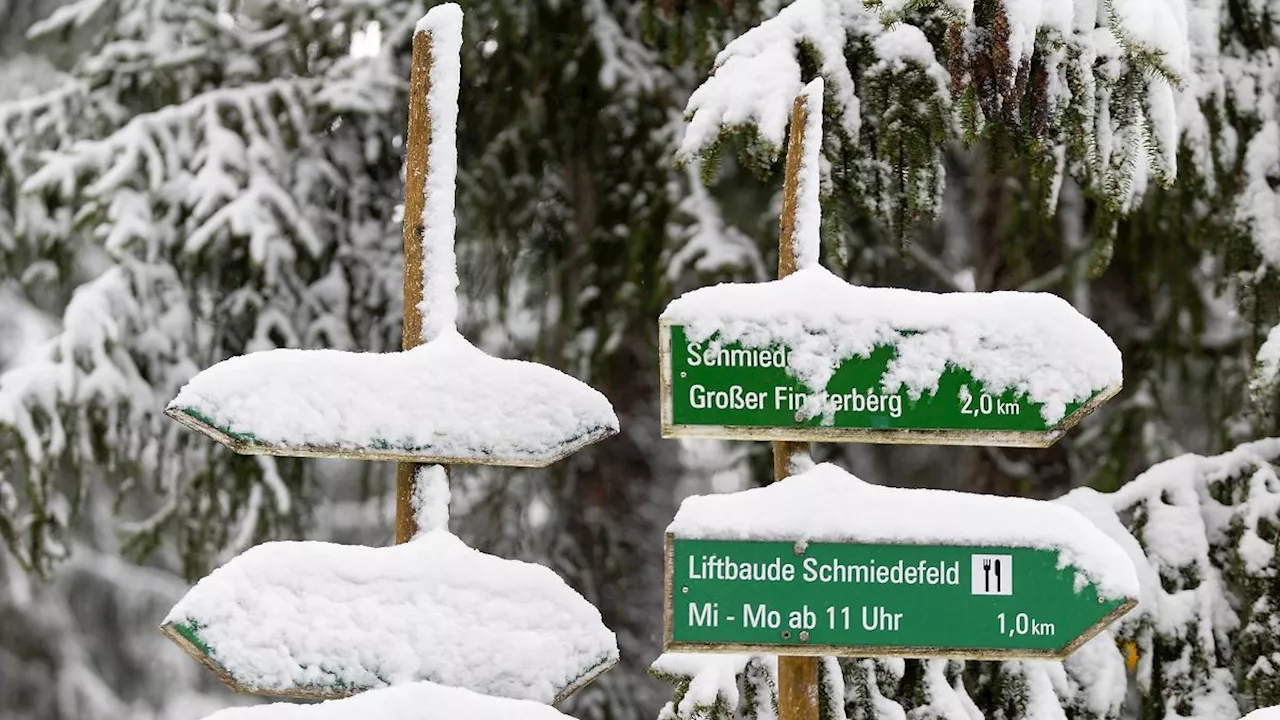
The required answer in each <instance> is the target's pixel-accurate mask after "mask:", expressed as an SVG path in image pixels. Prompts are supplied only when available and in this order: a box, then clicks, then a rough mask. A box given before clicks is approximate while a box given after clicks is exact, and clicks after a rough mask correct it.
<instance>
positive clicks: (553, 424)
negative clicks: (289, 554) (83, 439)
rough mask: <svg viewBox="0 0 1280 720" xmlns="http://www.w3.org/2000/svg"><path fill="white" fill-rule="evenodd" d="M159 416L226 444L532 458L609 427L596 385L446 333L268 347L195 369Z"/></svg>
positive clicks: (371, 455) (266, 450) (270, 450)
mask: <svg viewBox="0 0 1280 720" xmlns="http://www.w3.org/2000/svg"><path fill="white" fill-rule="evenodd" d="M166 413H168V415H169V416H170V417H173V418H175V419H176V420H178V421H179V422H181V423H183V424H184V425H186V426H188V427H191V428H194V429H196V430H199V431H200V432H203V433H205V434H206V435H209V436H210V437H212V438H213V439H215V440H217V441H218V442H221V443H223V444H225V445H227V446H229V447H231V448H232V449H234V450H235V451H237V452H241V453H254V454H267V455H290V456H324V457H354V458H363V459H368V460H404V461H410V462H426V463H483V464H493V465H522V466H533V467H536V466H542V465H547V464H549V463H552V462H555V461H556V460H559V459H561V458H563V457H565V456H566V455H569V454H571V453H573V452H574V451H576V450H578V449H580V448H582V447H584V446H586V445H589V444H591V443H593V442H595V441H597V440H600V439H602V438H605V437H608V436H610V435H613V434H614V433H616V432H617V431H618V418H617V416H616V415H615V414H614V412H613V407H612V406H611V405H610V404H609V401H608V400H607V399H606V398H605V397H604V395H601V394H600V393H599V392H597V391H596V390H594V389H593V388H591V387H590V386H588V385H586V384H585V383H583V382H581V381H579V380H576V379H574V378H572V377H569V376H568V375H565V374H564V373H561V372H559V371H557V370H555V369H553V368H550V367H547V366H545V365H538V364H536V363H530V362H522V361H519V360H504V359H500V358H495V357H493V356H491V355H487V354H485V353H483V352H481V351H480V350H478V349H476V348H475V347H474V346H472V345H471V344H470V343H468V342H467V341H466V340H465V339H464V338H463V337H462V336H461V335H459V334H457V333H456V332H453V331H452V330H450V331H447V332H445V333H442V334H441V336H440V337H437V338H436V339H435V340H432V341H431V342H429V343H426V344H424V345H420V346H418V347H416V348H414V349H412V350H407V351H404V352H398V353H352V352H340V351H337V350H272V351H269V352H260V353H253V354H250V355H242V356H240V357H235V358H231V359H230V360H226V361H224V362H221V363H218V364H217V365H214V366H213V367H211V368H209V369H208V370H205V371H204V372H202V373H200V374H199V375H196V377H195V378H193V379H192V380H191V382H190V383H188V384H187V386H186V387H184V388H183V389H182V391H181V392H180V393H178V396H177V398H175V399H174V400H173V402H171V403H170V404H169V408H168V409H167V410H166Z"/></svg>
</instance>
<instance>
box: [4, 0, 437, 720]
mask: <svg viewBox="0 0 1280 720" xmlns="http://www.w3.org/2000/svg"><path fill="white" fill-rule="evenodd" d="M413 17H416V12H415V11H414V10H413V8H411V7H410V6H409V5H407V4H396V3H359V2H357V3H344V4H342V6H341V7H336V6H335V7H333V8H318V7H317V6H314V5H297V4H284V5H278V4H269V3H260V4H256V5H253V4H227V3H211V2H198V1H193V2H182V1H175V2H164V3H142V2H132V1H130V0H121V1H119V2H83V3H72V4H67V5H64V6H62V7H61V8H59V9H58V10H57V11H56V12H54V14H53V15H52V16H50V17H48V18H47V19H45V20H44V21H42V22H41V23H39V24H38V25H37V26H35V27H33V28H32V29H31V32H32V34H33V36H36V37H43V38H52V39H51V40H50V42H52V43H53V44H55V45H58V44H59V43H58V38H61V37H66V36H74V37H75V38H76V42H77V43H78V44H79V43H82V45H80V46H81V47H82V49H83V51H82V53H81V55H79V57H78V59H77V60H76V62H75V64H74V65H73V66H72V67H70V68H68V69H67V71H66V72H65V74H63V75H62V76H61V77H59V78H56V79H55V80H54V81H53V82H50V83H45V84H44V85H45V87H44V91H43V92H40V93H37V94H34V95H30V96H22V97H15V98H11V97H10V96H9V95H7V94H6V95H5V96H4V98H3V102H0V159H2V161H0V197H3V201H0V278H4V284H5V288H4V291H5V292H17V293H18V294H19V295H22V296H25V298H26V299H27V300H29V301H31V302H34V303H35V304H36V305H37V306H40V307H42V308H43V309H45V310H47V311H48V312H50V313H51V314H52V315H54V316H55V317H59V318H60V320H61V323H60V330H59V331H58V332H57V333H56V334H55V335H53V336H52V337H51V338H50V339H49V340H48V341H47V342H45V343H42V344H41V345H39V346H37V347H31V348H27V349H26V350H25V351H24V352H23V353H22V354H21V355H22V362H21V363H19V364H15V365H14V366H12V367H9V368H6V369H5V372H4V374H3V375H0V538H3V543H4V546H5V550H6V552H5V560H4V561H3V562H2V563H0V618H2V621H3V624H4V627H5V628H6V631H5V632H4V633H0V674H2V675H3V676H4V677H5V681H4V682H2V683H0V714H3V715H4V716H5V717H15V718H24V717H31V718H72V717H79V718H115V717H124V716H128V717H138V718H145V717H148V716H152V715H160V714H164V713H167V712H168V711H169V710H168V708H170V707H178V706H177V705H173V703H178V704H180V705H182V706H183V707H182V713H183V714H184V715H186V714H189V713H190V712H192V708H193V707H199V706H201V705H202V706H204V707H206V708H208V707H211V705H210V701H209V700H208V699H201V698H198V697H196V696H195V695H194V694H193V692H194V688H195V686H196V681H197V680H207V678H204V677H203V676H202V675H200V674H198V671H199V668H198V666H196V667H192V664H191V663H190V662H189V661H188V660H186V659H185V658H181V657H180V655H174V654H173V653H172V651H173V648H169V647H166V643H163V642H156V638H155V637H154V625H155V618H156V617H158V616H162V614H163V609H164V608H165V607H167V606H168V605H170V604H172V602H173V601H174V600H175V599H176V598H177V597H178V596H180V594H181V592H182V590H183V588H184V586H185V583H183V582H182V580H181V579H180V578H179V577H177V576H175V573H174V571H175V570H177V571H183V572H184V573H185V574H186V575H188V576H190V575H198V574H200V573H201V572H203V571H204V570H205V569H206V568H207V566H208V565H210V564H214V563H217V562H220V561H221V560H223V559H225V558H226V557H228V556H229V555H231V554H234V553H235V552H238V551H239V550H241V549H243V548H245V547H247V546H248V545H250V544H252V543H253V542H255V541H257V540H260V539H262V538H264V537H267V536H269V535H275V536H279V535H286V536H287V535H294V534H296V532H297V528H298V527H299V525H300V522H301V520H303V519H305V518H306V513H307V508H308V503H307V500H308V498H307V496H306V493H307V492H308V484H307V483H304V479H305V477H304V473H307V472H312V471H313V470H311V469H310V468H314V467H315V465H314V464H313V465H311V466H310V468H308V466H307V465H306V464H304V463H294V462H287V461H281V462H273V461H270V460H267V461H257V460H254V459H250V458H242V457H237V456H233V455H231V454H230V453H226V452H224V451H222V450H220V449H217V448H214V447H211V446H210V444H209V443H208V442H205V441H202V440H201V439H200V438H198V437H195V436H193V435H191V434H190V433H187V432H185V431H182V430H180V429H178V428H177V427H176V426H175V424H174V423H172V422H169V421H167V420H165V419H163V418H161V417H160V416H159V411H160V410H161V409H162V408H163V407H164V405H165V403H166V402H167V401H168V399H170V398H171V397H172V396H173V394H174V393H175V392H176V390H177V388H178V387H179V386H180V385H181V384H182V383H183V382H185V381H186V379H187V378H189V377H190V376H191V375H192V374H193V373H194V372H195V371H196V370H197V369H198V368H201V367H204V366H206V365H208V364H210V363H211V362H213V361H216V360H219V359H221V358H223V357H225V356H228V355H231V354H238V353H242V352H245V351H247V350H252V349H257V348H263V347H272V346H275V345H304V344H305V345H311V346H316V345H327V346H337V347H348V348H369V349H385V348H387V347H390V346H392V344H393V343H395V344H398V337H399V323H398V318H399V311H398V307H397V305H398V299H399V292H400V277H399V272H398V267H397V266H396V262H397V259H398V257H399V223H398V220H397V219H396V218H395V217H394V213H395V207H396V203H397V202H398V198H399V196H400V194H401V190H400V180H399V172H400V165H401V160H400V151H399V149H398V147H397V145H396V140H395V137H396V135H397V134H398V133H400V132H403V129H402V126H403V118H402V116H403V107H404V104H403V98H402V97H400V95H401V93H400V88H401V87H402V85H403V82H402V81H401V80H399V79H398V78H402V77H407V72H400V68H398V67H396V66H395V63H394V62H393V60H394V59H395V58H396V55H395V53H396V52H398V49H399V48H398V45H397V44H395V43H393V42H389V43H387V44H386V45H385V46H384V50H385V51H384V52H383V53H381V54H379V55H375V56H372V57H353V56H352V54H351V41H352V36H353V34H354V33H355V32H356V31H359V30H361V29H362V28H365V27H366V26H367V24H368V23H370V22H373V21H379V22H380V23H381V27H382V28H384V29H385V30H386V34H387V35H388V36H391V37H397V36H396V34H395V33H397V32H399V27H400V25H399V24H401V23H403V22H405V18H410V19H411V18H413ZM410 24H411V23H410ZM407 32H408V28H405V29H404V32H403V33H401V34H402V35H403V37H404V38H406V39H407V37H408V35H407ZM406 57H407V55H406ZM10 87H13V86H12V85H6V91H7V89H8V88H10ZM122 520H123V521H124V522H122ZM122 530H123V535H121V531H122ZM121 539H123V540H124V541H125V543H126V549H131V550H133V551H142V552H145V551H147V550H151V549H158V550H160V552H157V553H155V554H153V555H152V556H151V557H152V561H151V562H152V563H153V564H154V565H156V566H157V567H155V568H146V567H137V566H135V565H133V564H132V563H131V562H129V561H126V560H123V559H121V558H120V556H119V555H120V552H121V547H120V546H121V543H120V540H121ZM68 557H71V558H72V559H70V560H68ZM59 561H63V562H61V563H60V564H59ZM33 572H34V573H35V574H36V575H41V574H43V575H50V574H51V575H52V577H50V578H49V579H48V580H47V581H45V580H41V579H40V578H38V577H30V576H28V573H33ZM11 628H12V629H13V632H10V629H11ZM19 628H21V630H22V631H21V632H18V629H19ZM157 657H159V658H160V661H159V662H157ZM218 702H219V703H220V704H223V703H226V702H227V700H226V699H222V700H219V701H218Z"/></svg>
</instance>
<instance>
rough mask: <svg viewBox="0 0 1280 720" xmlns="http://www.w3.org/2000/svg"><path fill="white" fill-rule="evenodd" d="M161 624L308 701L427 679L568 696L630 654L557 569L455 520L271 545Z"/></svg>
mask: <svg viewBox="0 0 1280 720" xmlns="http://www.w3.org/2000/svg"><path fill="white" fill-rule="evenodd" d="M161 629H162V630H163V632H164V633H165V634H166V635H168V636H169V637H170V638H171V639H173V640H174V641H175V642H177V643H178V644H179V645H181V646H182V647H183V649H185V650H186V651H187V652H189V653H190V654H191V655H192V656H193V657H195V658H196V659H197V660H199V661H200V662H202V663H204V664H205V665H206V666H207V667H209V669H211V670H212V671H213V672H214V673H215V674H217V675H218V676H219V677H220V678H222V680H223V681H224V682H225V683H227V684H228V685H230V686H232V687H233V688H235V689H237V690H241V691H244V692H253V693H259V694H265V695H283V696H294V697H306V698H333V697H344V696H347V695H353V694H355V693H359V692H362V691H364V690H369V689H372V688H378V687H385V686H388V685H398V684H401V683H406V682H415V681H421V680H426V681H431V682H436V683H440V684H442V685H449V686H453V687H463V688H467V689H468V690H473V691H475V692H480V693H484V694H487V695H497V696H500V697H509V698H516V699H522V700H533V701H537V702H542V703H555V702H559V701H560V700H562V699H564V698H565V697H568V696H569V695H570V694H571V693H573V692H574V691H575V690H577V689H578V688H580V687H582V686H583V685H586V684H587V683H589V682H590V681H591V680H593V679H594V678H595V677H596V676H598V675H599V674H600V673H602V672H604V671H605V670H607V669H609V668H610V667H611V666H613V664H614V663H616V662H617V660H618V647H617V641H616V639H615V638H614V634H613V633H612V632H611V631H610V630H609V629H608V628H607V627H605V626H604V624H603V622H601V619H600V613H599V612H598V611H597V610H596V609H595V607H593V606H592V605H591V603H589V602H587V601H586V600H585V599H584V598H583V597H582V596H581V595H578V593H576V592H574V590H573V589H572V588H570V587H569V586H568V585H566V584H565V583H564V581H563V580H561V579H560V578H559V576H557V575H556V574H555V573H554V572H552V571H551V570H549V569H547V568H545V567H542V566H541V565H534V564H532V563H524V562H519V561H516V560H505V559H502V558H499V557H495V556H493V555H487V554H485V553H482V552H479V551H477V550H472V549H471V548H468V547H467V546H466V545H464V544H463V543H462V542H461V541H460V540H458V539H457V538H455V537H454V536H453V535H450V534H449V533H447V532H445V531H442V530H437V531H434V532H430V533H427V534H425V535H424V536H423V537H421V538H419V539H417V540H414V541H413V542H409V543H404V544H402V545H396V546H395V547H387V548H371V547H363V546H358V545H335V544H332V543H322V542H274V543H264V544H262V545H258V546H256V547H254V548H251V549H250V550H248V551H246V552H244V553H243V554H241V555H240V556H238V557H236V558H235V559H234V560H232V561H231V562H229V563H227V564H226V565H224V566H222V567H220V568H218V569H217V570H215V571H214V572H213V573H212V574H210V575H209V576H208V577H206V578H204V579H203V580H201V581H200V582H199V583H197V584H196V586H195V587H194V588H192V589H191V591H190V592H188V593H187V595H186V596H185V597H183V599H182V600H181V601H179V602H178V604H177V605H175V606H174V608H173V610H171V611H170V612H169V615H168V617H166V618H165V621H164V625H163V626H162V628H161Z"/></svg>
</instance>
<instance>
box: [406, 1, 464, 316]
mask: <svg viewBox="0 0 1280 720" xmlns="http://www.w3.org/2000/svg"><path fill="white" fill-rule="evenodd" d="M416 32H425V33H427V34H429V35H430V36H431V89H430V91H429V92H428V93H427V113H428V115H429V117H430V119H431V141H430V144H429V146H428V150H427V183H426V195H427V197H426V203H425V204H424V205H423V208H422V224H423V234H422V282H423V285H422V301H421V302H420V303H418V310H419V311H420V312H421V313H422V340H423V341H424V342H430V341H431V340H434V339H435V338H436V337H438V336H439V335H440V334H441V333H442V332H446V331H447V330H451V329H453V328H454V327H455V325H456V323H457V321H458V295H457V292H458V267H457V258H456V257H455V255H454V252H453V236H454V232H455V231H456V230H457V225H458V222H457V218H456V217H455V216H454V213H453V210H454V186H455V182H456V179H457V176H458V145H457V135H458V86H459V85H460V84H461V82H462V60H461V57H462V8H460V7H458V6H457V5H455V4H453V3H446V4H444V5H437V6H436V7H433V8H431V10H429V11H428V12H427V14H426V15H424V16H423V17H422V19H421V20H419V21H418V26H417V30H416Z"/></svg>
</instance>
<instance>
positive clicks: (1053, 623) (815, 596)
mask: <svg viewBox="0 0 1280 720" xmlns="http://www.w3.org/2000/svg"><path fill="white" fill-rule="evenodd" d="M666 553H667V563H666V568H667V573H666V595H665V614H666V622H665V623H664V625H665V628H666V633H665V638H664V645H663V649H664V650H665V651H667V652H733V653H785V654H788V655H836V656H855V657H856V656H894V657H956V658H975V659H985V660H996V659H1016V658H1063V657H1066V656H1067V655H1069V654H1071V653H1072V652H1074V651H1075V650H1076V649H1077V648H1078V647H1080V646H1081V645H1083V644H1084V643H1085V642H1087V641H1088V640H1089V639H1091V638H1092V637H1093V636H1094V635H1096V634H1097V633H1098V632H1100V631H1101V630H1102V629H1103V628H1105V627H1106V626H1107V625H1109V624H1111V623H1112V622H1113V621H1115V620H1116V619H1117V618H1119V617H1120V616H1121V615H1123V614H1124V613H1126V612H1128V611H1129V610H1130V609H1131V608H1133V607H1134V606H1135V605H1136V604H1137V601H1136V600H1134V599H1132V598H1104V597H1101V596H1099V594H1098V592H1097V589H1096V588H1095V587H1094V586H1093V585H1091V584H1085V585H1084V586H1083V587H1081V588H1080V589H1078V590H1077V587H1076V576H1077V572H1076V570H1075V569H1074V568H1072V567H1070V566H1067V567H1061V568H1060V567H1058V553H1057V552H1055V551H1052V550H1044V549H1038V548H1028V547H966V546H946V545H912V544H856V543H833V542H810V543H807V544H804V545H799V544H796V543H793V542H785V541H782V542H778V541H749V540H705V539H681V538H676V537H673V536H672V535H670V534H668V535H667V540H666Z"/></svg>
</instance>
